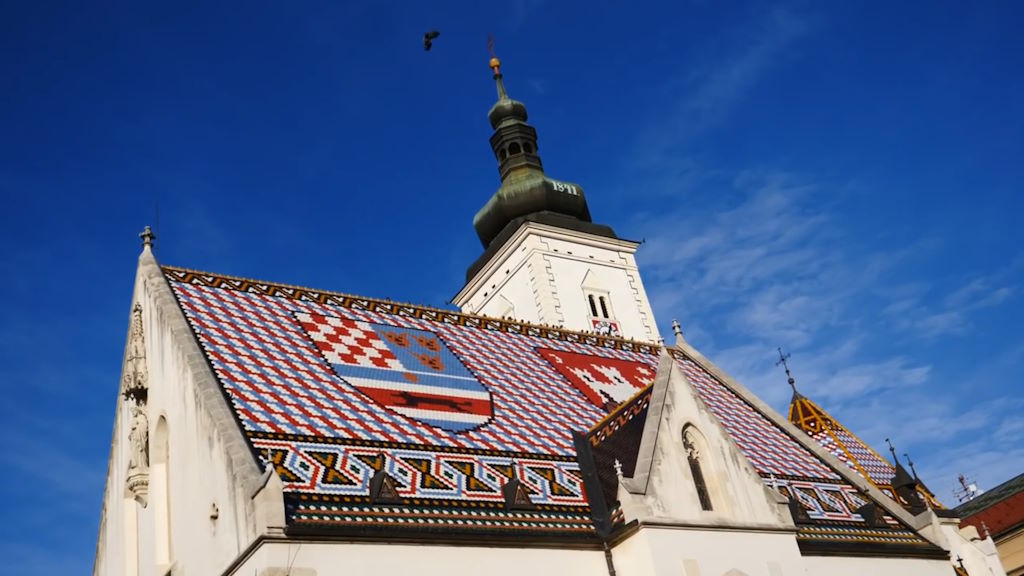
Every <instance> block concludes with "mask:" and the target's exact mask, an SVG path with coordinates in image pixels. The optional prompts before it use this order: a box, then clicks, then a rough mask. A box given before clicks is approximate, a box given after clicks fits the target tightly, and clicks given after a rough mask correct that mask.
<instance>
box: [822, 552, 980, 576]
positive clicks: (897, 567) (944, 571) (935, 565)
mask: <svg viewBox="0 0 1024 576" xmlns="http://www.w3.org/2000/svg"><path fill="white" fill-rule="evenodd" d="M803 562H804V572H803V573H804V574H806V575H807V576H825V575H827V576H950V575H951V574H953V567H952V566H951V565H950V564H949V561H948V560H927V559H922V558H861V557H850V556H805V557H804V560H803ZM972 574H974V572H972ZM982 574H985V573H984V572H982Z"/></svg>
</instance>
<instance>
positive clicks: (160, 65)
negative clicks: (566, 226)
mask: <svg viewBox="0 0 1024 576" xmlns="http://www.w3.org/2000/svg"><path fill="white" fill-rule="evenodd" d="M426 4H427V3H408V4H407V3H398V2H355V3H349V4H342V3H333V2H308V3H303V4H302V6H301V8H293V7H289V6H288V5H287V4H286V3H270V2H256V3H253V2H248V3H237V4H228V3H222V4H218V5H217V6H215V7H214V6H195V5H193V6H181V5H171V4H167V5H163V6H156V5H150V4H149V3H146V5H145V6H139V5H137V4H135V3H125V4H120V5H117V4H114V3H107V4H105V5H103V6H96V5H89V6H86V5H85V4H82V3H67V4H66V5H63V6H60V5H58V4H56V3H45V6H44V5H43V3H32V2H15V3H7V4H5V6H4V8H3V14H2V17H0V78H2V79H3V90H2V91H0V135H2V136H0V193H2V194H3V198H4V209H3V210H2V211H0V245H2V246H3V247H4V248H3V250H2V251H0V274H2V275H3V277H4V279H5V281H4V282H3V283H2V284H0V298H2V300H3V301H5V302H8V308H7V310H6V312H5V314H3V315H2V317H0V318H2V320H0V336H2V338H3V343H4V345H3V347H2V349H0V385H2V386H3V388H4V392H5V395H6V399H5V401H4V402H3V408H2V412H0V431H2V433H3V437H4V438H5V440H6V445H7V446H8V455H9V456H10V458H8V472H7V473H6V474H4V475H3V477H2V478H0V497H2V499H3V501H4V503H5V504H4V506H3V514H4V521H3V522H0V556H2V557H3V558H4V563H5V566H6V568H8V569H10V570H11V571H12V573H20V574H51V573H82V572H85V571H87V570H88V569H89V567H90V566H91V564H92V556H93V551H94V547H95V536H96V530H97V527H98V523H99V513H100V505H101V498H102V487H103V479H104V476H105V472H106V465H107V455H108V447H109V440H110V434H111V426H112V417H113V411H114V405H115V402H116V395H117V387H118V377H119V371H120V363H121V355H122V351H123V345H124V338H125V332H126V329H127V319H128V313H129V298H130V292H131V286H132V278H133V274H134V269H135V261H136V256H137V254H138V252H139V243H138V239H137V237H136V234H137V233H138V232H139V231H140V230H141V228H142V227H143V225H145V224H155V216H154V212H155V210H154V206H155V205H156V204H157V203H158V204H159V233H160V238H159V240H158V242H159V249H158V253H157V256H158V258H159V259H160V261H161V262H163V263H167V264H175V265H181V266H187V267H192V268H199V269H207V270H212V271H216V272H221V273H226V274H234V275H242V276H247V277H257V278H263V279H267V280H276V281H282V282H287V283H293V284H302V285H309V286H315V287H320V288H324V289H334V290H339V291H344V292H350V293H357V294H365V295H371V296H377V297H389V298H392V299H398V300H406V301H412V302H420V303H426V304H432V305H443V304H444V303H445V302H446V301H447V300H448V299H449V298H450V297H451V296H452V295H454V294H455V293H456V291H457V290H458V289H459V288H460V287H461V283H460V282H461V280H462V278H463V274H464V271H465V268H466V266H467V265H468V264H469V263H470V262H472V261H473V259H474V258H476V256H477V255H478V254H479V253H480V251H481V247H480V245H479V243H478V241H477V239H476V236H475V234H474V232H473V229H472V226H471V220H472V216H473V214H474V213H475V211H476V210H477V209H478V208H479V207H480V206H481V205H482V204H483V203H484V202H485V201H486V199H487V198H488V197H489V196H490V195H491V194H492V193H493V191H494V190H495V189H496V187H497V185H498V175H497V170H496V166H495V163H494V160H493V157H492V155H491V152H490V149H489V146H488V144H487V138H488V137H489V135H490V130H489V126H488V125H487V121H486V111H487V109H488V108H489V107H490V105H491V103H492V102H493V101H494V98H495V94H494V87H493V83H492V81H491V79H490V73H489V71H488V69H487V59H488V54H487V51H486V39H487V35H488V33H493V34H494V35H495V36H496V39H497V40H496V42H497V49H498V53H499V55H500V56H501V57H502V59H503V61H504V63H505V66H504V71H505V74H506V81H507V85H508V88H509V91H510V93H511V94H512V95H513V96H514V97H516V98H519V99H521V100H524V101H525V102H526V104H527V105H528V107H529V110H530V115H531V121H532V123H533V124H534V125H535V126H536V127H537V129H538V131H539V134H540V151H541V154H542V156H543V159H544V164H545V167H546V168H547V171H548V173H549V174H550V175H552V176H553V177H556V178H564V179H569V180H574V181H577V182H580V183H581V184H583V185H584V187H585V188H586V191H587V194H588V198H589V202H590V206H591V212H592V214H594V216H595V219H597V220H598V221H601V222H603V223H607V224H610V225H613V226H614V227H615V229H616V230H617V231H618V232H619V233H620V235H622V236H624V237H627V238H635V239H637V240H645V244H644V245H643V246H642V248H641V251H640V253H639V261H640V264H641V270H642V273H643V275H644V278H645V282H646V284H647V288H648V291H649V293H650V295H651V298H652V301H653V305H654V309H655V312H656V314H657V317H658V320H659V322H660V325H661V328H662V331H663V333H666V334H671V330H670V328H669V324H670V322H671V320H672V319H673V318H678V319H679V320H680V322H681V323H682V324H683V327H684V330H685V332H686V334H687V337H688V339H689V340H690V341H691V342H692V343H693V344H695V345H696V346H697V347H698V348H700V349H701V350H703V351H704V352H705V353H706V354H707V355H708V356H709V357H710V358H712V359H713V360H715V361H716V362H717V363H719V365H721V366H722V367H724V368H725V369H726V370H728V371H730V372H731V373H732V374H734V375H735V376H737V377H738V378H739V379H740V380H741V381H743V382H744V383H746V384H747V385H748V386H749V387H751V388H753V389H754V390H755V391H756V392H758V393H759V394H761V395H762V396H763V397H765V398H766V399H767V400H768V401H769V402H770V403H771V404H772V405H773V406H775V407H776V408H777V409H779V410H781V411H784V410H785V408H786V405H787V402H788V398H789V390H788V387H787V386H786V384H785V378H784V375H782V374H781V373H780V371H779V369H778V368H776V367H775V366H774V360H775V354H776V353H775V348H776V346H780V345H781V346H783V347H785V348H786V349H787V350H789V351H791V352H792V353H793V357H792V367H793V371H794V375H795V376H796V378H797V382H798V386H799V387H800V389H801V390H802V391H803V392H804V393H805V394H807V395H808V396H810V397H812V398H814V399H815V400H817V401H818V402H819V403H821V404H822V405H823V406H825V407H826V409H828V410H830V411H831V412H832V413H833V414H834V415H836V416H837V417H839V418H840V419H841V420H842V421H843V422H845V423H846V424H847V425H848V426H849V427H850V428H852V429H853V430H854V431H855V432H857V433H858V434H860V435H862V436H863V437H864V438H865V439H867V440H868V441H869V442H871V443H872V444H873V445H875V446H876V448H883V449H884V442H883V439H884V438H885V437H892V438H893V439H894V441H895V442H896V443H897V445H898V447H899V449H900V451H901V452H903V451H909V452H910V453H911V455H912V456H913V457H914V459H915V462H916V463H917V467H918V470H919V472H921V474H922V475H923V476H924V478H925V480H926V482H927V483H928V484H929V485H930V487H931V488H932V489H933V490H934V491H935V492H936V493H937V494H938V495H939V497H940V498H941V499H943V500H944V501H946V502H947V503H948V502H952V501H953V498H952V489H953V486H954V482H955V478H956V474H957V473H958V472H961V471H962V472H965V473H968V474H969V475H970V476H972V477H974V478H976V479H977V480H978V481H979V482H980V484H981V485H982V486H983V487H991V486H994V485H995V484H997V483H999V482H1001V481H1003V480H1006V479H1008V478H1010V477H1011V476H1013V475H1015V474H1017V473H1020V472H1022V471H1024V470H1022V469H1021V463H1022V462H1024V419H1022V418H1020V417H1019V414H1020V413H1021V411H1022V410H1024V395H1022V393H1021V389H1022V388H1021V385H1022V379H1024V332H1022V330H1021V329H1020V323H1021V320H1024V294H1022V293H1021V291H1022V285H1024V254H1022V250H1021V246H1024V232H1022V231H1021V226H1020V221H1021V216H1020V215H1021V213H1022V212H1024V195H1022V193H1024V190H1022V188H1024V162H1021V159H1022V158H1024V139H1022V138H1021V134H1024V109H1022V107H1021V104H1020V103H1021V102H1024V75H1021V74H1020V63H1021V61H1022V57H1024V41H1022V40H1021V36H1020V34H1019V29H1018V27H1017V25H1016V23H1019V22H1020V21H1021V17H1022V16H1024V14H1022V13H1021V12H1022V9H1021V7H1020V6H1017V5H1015V4H1013V3H988V4H979V5H973V6H970V7H966V6H964V5H962V4H957V3H920V4H915V5H912V3H901V5H900V6H895V7H894V6H892V5H891V3H878V4H864V5H860V4H861V3H857V4H858V6H827V7H826V6H822V5H820V4H821V3H811V2H807V3H799V2H795V3H779V4H774V5H766V4H763V3H756V4H750V5H747V4H736V3H730V4H726V3H720V2H702V1H698V2H666V3H664V4H647V5H636V6H635V7H634V5H633V4H631V5H630V6H631V7H630V8H628V9H627V8H625V5H624V4H622V3H593V2H575V1H574V2H570V1H560V2H543V1H539V0H533V1H531V0H520V1H513V2H507V3H478V4H480V6H475V7H470V5H471V4H477V3H468V2H467V3H461V2H459V3H456V2H449V3H430V4H431V6H426ZM429 28H438V29H440V30H441V31H442V36H441V37H440V38H439V39H438V40H437V42H436V44H435V48H434V50H433V51H432V52H430V53H424V52H423V50H422V47H421V44H420V38H421V36H422V33H423V32H424V31H425V30H427V29H429Z"/></svg>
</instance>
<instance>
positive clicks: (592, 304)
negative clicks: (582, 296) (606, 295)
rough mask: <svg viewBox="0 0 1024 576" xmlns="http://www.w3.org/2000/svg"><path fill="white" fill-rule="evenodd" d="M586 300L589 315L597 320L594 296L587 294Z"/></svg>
mask: <svg viewBox="0 0 1024 576" xmlns="http://www.w3.org/2000/svg"><path fill="white" fill-rule="evenodd" d="M587 300H588V301H589V302H590V315H591V316H593V317H594V318H597V304H596V303H595V302H594V295H593V294H587Z"/></svg>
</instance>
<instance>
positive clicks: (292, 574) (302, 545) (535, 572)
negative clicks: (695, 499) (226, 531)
mask: <svg viewBox="0 0 1024 576" xmlns="http://www.w3.org/2000/svg"><path fill="white" fill-rule="evenodd" d="M229 574H237V575H238V576H252V575H257V576H285V574H287V575H289V576H342V575H349V574H416V575H417V576H477V575H479V574H488V575H495V576H502V575H507V576H546V575H550V576H566V575H569V574H572V575H575V574H580V575H595V576H606V575H607V574H608V569H607V568H606V564H605V559H604V553H603V552H602V551H599V550H556V549H544V548H495V547H484V546H434V545H432V546H425V545H415V544H368V543H346V542H337V543H332V542H266V543H263V544H262V545H260V547H259V548H258V549H257V550H255V551H254V553H253V554H252V555H251V556H249V557H248V558H246V559H245V561H244V562H242V563H240V564H239V565H238V566H237V567H235V569H234V570H232V571H231V572H229Z"/></svg>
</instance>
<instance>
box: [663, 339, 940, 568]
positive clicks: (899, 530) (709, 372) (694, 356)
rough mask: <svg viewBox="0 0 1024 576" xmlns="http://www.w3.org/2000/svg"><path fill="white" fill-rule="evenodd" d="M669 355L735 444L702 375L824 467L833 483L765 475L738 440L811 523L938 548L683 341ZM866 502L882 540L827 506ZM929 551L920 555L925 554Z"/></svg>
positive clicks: (806, 534) (891, 504) (867, 539)
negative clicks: (875, 508)
mask: <svg viewBox="0 0 1024 576" xmlns="http://www.w3.org/2000/svg"><path fill="white" fill-rule="evenodd" d="M669 352H670V353H671V354H672V356H673V357H674V358H675V359H676V360H677V361H680V362H682V363H683V365H684V370H683V371H684V374H685V375H686V377H687V379H688V380H690V381H691V383H692V384H693V385H694V386H695V387H696V388H697V389H698V390H700V391H701V392H702V393H701V397H702V399H703V400H704V402H705V403H706V404H707V405H708V407H709V408H710V410H711V412H712V413H713V414H714V415H715V416H716V417H718V419H719V421H720V422H722V424H723V425H724V426H725V427H726V429H727V430H728V431H729V435H730V436H732V437H733V439H734V440H737V441H739V440H740V437H737V433H736V431H735V430H733V429H731V428H732V427H734V425H735V422H730V421H729V418H723V410H724V411H728V410H730V408H729V407H728V406H726V405H719V402H718V400H719V399H715V398H711V397H708V396H706V394H707V393H708V392H709V389H708V387H707V383H706V382H702V381H701V380H702V376H701V373H703V374H704V375H705V376H706V377H710V378H712V379H713V380H714V381H716V382H717V383H718V384H719V385H721V386H722V387H723V388H724V389H725V390H727V391H728V392H729V393H730V394H731V395H732V396H735V398H736V399H737V400H738V401H740V402H742V403H743V404H745V405H746V406H748V407H749V408H750V409H752V410H753V411H754V412H756V413H757V414H759V415H760V416H761V417H762V418H764V419H765V420H766V421H767V422H768V423H770V424H771V425H772V426H773V427H774V428H775V429H776V430H777V431H778V433H781V434H783V435H784V436H785V437H787V438H789V439H790V440H791V441H793V442H795V443H796V444H797V445H799V446H801V447H802V449H803V450H805V451H806V453H807V455H808V456H812V457H814V459H815V461H816V462H819V463H820V465H821V466H824V467H825V468H826V469H827V470H829V472H830V473H831V474H832V475H833V476H834V479H828V480H826V481H824V483H823V481H822V480H816V479H815V478H813V477H805V478H803V477H800V476H802V475H799V476H794V475H790V474H778V473H769V472H766V471H765V469H764V462H763V458H762V456H763V455H761V454H753V455H752V454H751V453H750V446H744V442H742V441H740V442H738V443H739V444H740V448H741V451H742V452H743V453H744V454H745V455H746V456H747V457H748V458H751V456H753V458H751V460H752V464H754V468H755V469H757V470H758V471H759V472H760V473H761V475H762V477H763V478H764V479H765V482H766V484H769V485H770V486H771V487H773V488H775V489H776V490H778V491H779V492H780V493H782V494H783V496H786V497H788V498H795V499H796V500H798V501H799V502H800V503H801V504H803V505H804V507H806V508H808V509H809V510H810V512H811V517H812V519H814V518H815V517H817V518H818V519H819V521H820V520H821V519H823V518H835V520H834V521H832V523H831V525H834V526H846V527H847V528H844V530H853V531H854V532H857V533H858V535H856V536H852V535H851V538H852V539H853V540H854V541H858V542H864V543H873V544H878V543H881V542H882V540H889V541H891V540H892V539H893V538H897V539H907V541H910V542H915V543H916V544H915V545H916V546H918V547H920V548H919V549H920V550H922V551H923V552H924V551H927V550H931V552H935V550H941V549H940V548H938V547H937V545H936V544H935V543H933V542H931V541H930V540H928V539H927V538H925V537H923V536H922V535H920V534H919V533H917V532H916V531H915V530H914V529H913V528H912V526H913V516H912V515H911V514H909V513H908V512H907V511H906V510H904V509H903V508H902V507H901V506H899V505H897V503H896V502H895V501H893V500H892V499H891V498H889V497H887V495H886V494H884V493H882V492H881V491H879V490H878V488H877V487H876V486H875V485H874V484H873V483H872V482H871V481H870V480H868V479H865V478H862V477H861V476H860V475H859V474H858V473H857V472H856V471H855V470H853V469H852V468H850V467H849V466H847V465H846V464H845V463H844V462H842V461H841V460H839V459H838V457H836V456H835V454H833V453H832V452H831V451H829V450H828V449H827V448H825V447H823V446H821V445H819V443H818V442H816V441H814V439H812V438H809V437H808V436H807V435H806V434H800V433H799V432H798V431H799V430H800V429H799V428H797V427H796V426H794V425H793V424H792V423H790V422H789V421H788V420H787V419H785V418H783V417H782V415H781V414H778V413H777V412H775V411H774V410H773V409H772V408H771V407H770V406H768V405H767V404H765V403H764V402H763V401H761V400H760V399H759V398H757V397H756V396H754V395H753V394H752V393H751V392H750V391H748V390H747V389H746V388H745V387H744V386H743V385H742V384H740V383H738V382H736V381H735V380H734V379H732V378H731V377H730V376H729V375H728V374H726V373H725V372H723V371H722V370H721V369H720V368H718V367H717V366H716V365H715V364H714V363H713V362H711V361H710V360H708V359H707V358H706V357H704V356H703V355H702V354H701V353H700V352H699V351H697V350H696V349H694V348H693V347H692V346H690V345H689V344H688V343H686V342H682V343H677V344H676V345H675V346H674V347H672V348H669ZM687 363H690V364H692V365H693V366H694V367H695V368H696V369H697V370H699V371H700V373H694V372H692V371H691V370H690V369H687V368H685V365H686V364H687ZM750 433H751V431H747V432H746V434H750ZM759 460H760V461H761V462H759ZM837 482H838V483H839V485H844V484H845V485H846V488H843V489H842V490H841V491H840V492H841V494H840V493H836V494H833V493H832V491H833V490H834V489H836V488H839V487H840V486H833V485H832V484H835V483H837ZM819 484H820V485H819ZM826 484H828V485H826ZM837 494H840V495H837ZM871 501H874V502H875V503H876V504H878V505H879V506H880V508H881V509H882V510H883V511H884V513H885V514H886V522H887V525H888V530H887V531H893V532H890V535H889V536H886V537H885V538H882V539H878V538H875V537H873V536H869V535H867V533H866V532H865V533H863V534H860V533H859V532H858V531H860V532H863V530H864V528H866V526H865V519H863V518H861V517H860V516H859V515H858V516H856V518H857V519H858V520H859V521H858V522H856V525H852V524H851V523H850V522H848V521H844V520H840V517H839V516H837V515H835V514H833V513H832V512H830V511H829V509H830V508H834V507H835V505H836V504H839V503H841V504H843V506H842V507H843V508H846V509H847V510H848V511H850V512H852V513H854V514H856V513H855V509H856V508H859V507H860V506H862V505H863V504H866V503H868V502H871ZM812 528H813V530H812ZM821 529H822V526H821V525H817V526H808V527H806V528H801V531H800V533H799V534H798V539H799V540H801V542H803V541H804V540H806V539H808V538H814V534H817V533H820V532H821ZM875 530H877V529H875ZM851 534H852V533H851ZM830 539H831V537H828V538H826V540H830ZM833 542H834V540H833ZM823 545H826V546H827V545H828V543H827V542H819V543H815V550H817V549H819V548H820V547H821V546H823ZM933 549H934V550H933ZM809 550H810V548H809ZM931 552H925V553H927V554H930V553H931Z"/></svg>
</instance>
